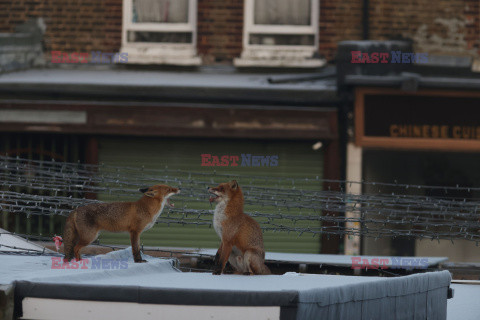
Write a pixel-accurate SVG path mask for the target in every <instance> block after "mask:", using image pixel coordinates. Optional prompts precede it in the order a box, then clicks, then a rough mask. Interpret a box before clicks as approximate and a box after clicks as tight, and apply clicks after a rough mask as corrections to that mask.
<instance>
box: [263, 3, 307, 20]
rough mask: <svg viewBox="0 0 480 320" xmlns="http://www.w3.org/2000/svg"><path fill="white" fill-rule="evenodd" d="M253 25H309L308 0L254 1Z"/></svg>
mask: <svg viewBox="0 0 480 320" xmlns="http://www.w3.org/2000/svg"><path fill="white" fill-rule="evenodd" d="M254 1H255V6H254V23H255V24H273V25H279V24H280V25H282V24H287V25H307V26H308V25H310V23H311V22H310V20H311V19H310V10H311V9H310V6H311V1H310V0H254Z"/></svg>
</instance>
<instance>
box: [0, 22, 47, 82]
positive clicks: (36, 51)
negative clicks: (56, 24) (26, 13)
mask: <svg viewBox="0 0 480 320" xmlns="http://www.w3.org/2000/svg"><path fill="white" fill-rule="evenodd" d="M45 30H46V26H45V23H44V21H43V19H42V18H36V19H30V20H28V21H27V22H25V23H24V24H21V25H18V26H17V27H15V32H14V33H0V73H3V72H10V71H15V70H21V69H29V68H32V67H40V66H44V65H45V58H44V54H43V45H42V40H43V35H44V33H45Z"/></svg>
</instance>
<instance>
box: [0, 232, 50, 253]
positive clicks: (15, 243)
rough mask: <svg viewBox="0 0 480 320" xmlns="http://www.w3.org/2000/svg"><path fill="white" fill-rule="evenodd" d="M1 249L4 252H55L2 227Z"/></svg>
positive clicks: (0, 234)
mask: <svg viewBox="0 0 480 320" xmlns="http://www.w3.org/2000/svg"><path fill="white" fill-rule="evenodd" d="M0 251H3V252H12V253H14V252H38V253H41V252H53V251H51V250H49V249H45V248H44V247H42V246H39V245H37V244H34V243H31V242H28V241H26V240H25V239H23V238H21V237H18V236H16V235H13V234H11V233H9V232H8V231H6V230H4V229H1V228H0Z"/></svg>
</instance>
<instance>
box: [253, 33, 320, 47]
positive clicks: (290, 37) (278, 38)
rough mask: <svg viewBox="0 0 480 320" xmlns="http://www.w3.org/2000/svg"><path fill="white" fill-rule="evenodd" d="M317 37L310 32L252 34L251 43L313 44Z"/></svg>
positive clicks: (276, 44) (270, 44)
mask: <svg viewBox="0 0 480 320" xmlns="http://www.w3.org/2000/svg"><path fill="white" fill-rule="evenodd" d="M314 41H315V37H314V36H313V35H308V34H258V33H252V34H250V44H257V45H268V46H313V45H314Z"/></svg>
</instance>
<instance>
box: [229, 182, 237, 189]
mask: <svg viewBox="0 0 480 320" xmlns="http://www.w3.org/2000/svg"><path fill="white" fill-rule="evenodd" d="M230 187H231V188H232V189H234V190H235V189H237V188H238V182H237V180H232V181H230Z"/></svg>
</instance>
